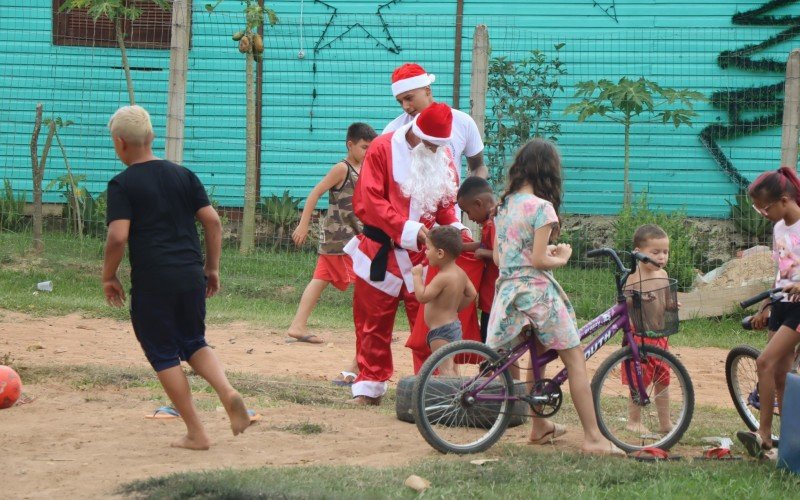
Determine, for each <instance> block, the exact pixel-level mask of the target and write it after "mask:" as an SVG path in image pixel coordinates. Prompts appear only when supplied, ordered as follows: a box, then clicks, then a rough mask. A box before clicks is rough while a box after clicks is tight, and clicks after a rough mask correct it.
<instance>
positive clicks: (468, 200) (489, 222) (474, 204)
mask: <svg viewBox="0 0 800 500" xmlns="http://www.w3.org/2000/svg"><path fill="white" fill-rule="evenodd" d="M456 199H457V203H458V206H459V207H461V210H462V211H464V212H466V214H467V217H469V219H470V220H471V221H472V222H474V223H476V224H480V225H481V241H479V242H470V243H464V251H465V252H475V257H476V258H478V259H482V260H483V261H484V262H485V267H484V269H483V275H482V276H481V285H480V290H479V291H478V309H479V310H480V311H481V342H483V343H484V344H485V343H486V330H487V328H488V326H489V315H490V313H491V311H492V302H493V301H494V288H495V285H496V284H497V277H498V276H499V275H500V270H499V269H498V268H497V264H495V263H494V239H495V229H494V220H493V217H494V211H495V208H496V207H497V201H496V200H495V198H494V193H493V192H492V186H491V185H490V184H489V182H488V181H487V180H486V179H483V178H481V177H475V176H472V177H467V178H466V179H465V180H464V183H463V184H461V187H460V188H459V189H458V194H457V195H456Z"/></svg>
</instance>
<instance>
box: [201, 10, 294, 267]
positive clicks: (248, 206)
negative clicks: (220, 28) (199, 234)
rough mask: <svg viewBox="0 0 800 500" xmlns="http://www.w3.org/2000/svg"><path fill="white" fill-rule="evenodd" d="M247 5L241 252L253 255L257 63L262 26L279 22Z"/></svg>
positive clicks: (238, 37) (242, 39)
mask: <svg viewBox="0 0 800 500" xmlns="http://www.w3.org/2000/svg"><path fill="white" fill-rule="evenodd" d="M221 3H222V0H217V2H216V3H214V4H210V3H209V4H206V10H207V11H208V12H213V11H214V9H215V8H216V7H217V6H218V5H219V4H221ZM239 3H241V4H242V5H243V6H244V19H245V24H244V27H243V29H242V30H240V31H237V32H236V33H234V34H233V36H232V38H233V40H234V41H237V42H239V52H241V53H242V54H244V56H245V68H244V70H245V100H246V110H247V111H246V113H247V116H246V122H245V130H246V138H247V146H246V147H247V150H246V153H245V176H244V183H245V184H244V213H243V214H242V240H241V242H240V243H239V251H240V252H241V253H250V252H252V251H253V249H254V248H255V230H256V205H257V203H258V200H257V193H256V185H257V179H256V173H257V171H258V169H257V168H256V146H257V145H256V101H255V62H256V61H259V60H261V57H262V54H263V52H264V41H263V40H262V39H261V35H259V34H258V29H259V27H261V26H263V24H264V22H265V21H268V22H269V24H270V25H271V26H274V25H275V24H276V23H277V22H278V16H277V15H275V12H274V11H273V10H272V9H268V8H266V7H261V6H260V5H259V4H258V2H257V1H255V0H239Z"/></svg>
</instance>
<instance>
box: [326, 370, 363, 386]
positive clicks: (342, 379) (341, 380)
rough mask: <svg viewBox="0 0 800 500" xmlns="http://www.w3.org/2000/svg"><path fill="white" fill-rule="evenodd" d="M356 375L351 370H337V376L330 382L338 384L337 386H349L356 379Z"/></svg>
mask: <svg viewBox="0 0 800 500" xmlns="http://www.w3.org/2000/svg"><path fill="white" fill-rule="evenodd" d="M356 377H358V375H356V374H355V373H353V372H348V371H342V372H339V377H338V378H335V379H333V380H331V384H333V385H338V386H339V387H350V386H351V385H353V382H355V381H356Z"/></svg>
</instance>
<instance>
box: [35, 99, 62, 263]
mask: <svg viewBox="0 0 800 500" xmlns="http://www.w3.org/2000/svg"><path fill="white" fill-rule="evenodd" d="M41 128H42V104H41V103H40V104H37V105H36V121H35V122H34V124H33V134H32V135H31V177H32V180H33V251H34V252H37V253H41V252H42V251H44V239H43V238H42V181H43V180H44V169H45V165H46V164H47V154H48V152H49V151H50V146H51V145H52V144H53V135H55V133H56V124H55V122H53V121H51V122H50V124H49V127H48V132H47V140H45V143H44V150H43V151H42V159H41V160H39V132H40V131H41Z"/></svg>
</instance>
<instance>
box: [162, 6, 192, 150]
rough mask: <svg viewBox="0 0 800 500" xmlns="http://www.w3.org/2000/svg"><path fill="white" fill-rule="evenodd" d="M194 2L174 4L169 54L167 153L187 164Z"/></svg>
mask: <svg viewBox="0 0 800 500" xmlns="http://www.w3.org/2000/svg"><path fill="white" fill-rule="evenodd" d="M191 26H192V4H191V2H189V1H187V0H175V1H174V2H173V3H172V41H171V43H170V53H169V94H168V95H167V137H166V144H165V148H164V149H165V154H164V156H165V157H166V158H167V160H169V161H172V162H175V163H178V164H180V163H183V137H184V125H185V123H186V75H187V67H188V65H189V36H190V35H189V34H190V33H191Z"/></svg>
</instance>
